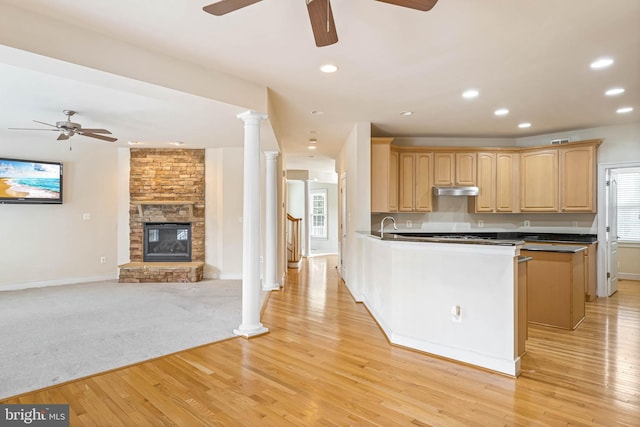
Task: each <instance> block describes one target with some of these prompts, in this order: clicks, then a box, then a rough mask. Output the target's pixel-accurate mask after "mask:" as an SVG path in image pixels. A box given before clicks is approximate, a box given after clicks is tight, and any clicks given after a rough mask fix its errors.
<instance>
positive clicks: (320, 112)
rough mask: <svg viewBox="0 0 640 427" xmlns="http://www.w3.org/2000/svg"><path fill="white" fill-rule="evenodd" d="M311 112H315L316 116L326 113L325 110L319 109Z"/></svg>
mask: <svg viewBox="0 0 640 427" xmlns="http://www.w3.org/2000/svg"><path fill="white" fill-rule="evenodd" d="M311 114H314V115H316V116H320V115H322V114H324V112H323V111H319V110H312V111H311Z"/></svg>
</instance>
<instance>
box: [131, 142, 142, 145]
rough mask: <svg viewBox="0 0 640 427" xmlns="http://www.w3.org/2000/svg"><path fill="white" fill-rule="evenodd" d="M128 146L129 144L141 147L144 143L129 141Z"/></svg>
mask: <svg viewBox="0 0 640 427" xmlns="http://www.w3.org/2000/svg"><path fill="white" fill-rule="evenodd" d="M127 144H129V145H140V144H142V142H140V141H129V142H128V143H127Z"/></svg>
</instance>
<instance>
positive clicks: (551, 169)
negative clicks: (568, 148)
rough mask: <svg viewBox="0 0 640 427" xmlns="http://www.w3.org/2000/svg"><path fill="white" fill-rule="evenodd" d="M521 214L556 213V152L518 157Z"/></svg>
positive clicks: (544, 151) (540, 152) (550, 151)
mask: <svg viewBox="0 0 640 427" xmlns="http://www.w3.org/2000/svg"><path fill="white" fill-rule="evenodd" d="M520 159H521V161H520V207H521V210H522V211H523V212H558V150H556V149H550V150H535V151H529V152H525V153H522V154H521V157H520Z"/></svg>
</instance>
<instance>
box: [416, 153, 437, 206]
mask: <svg viewBox="0 0 640 427" xmlns="http://www.w3.org/2000/svg"><path fill="white" fill-rule="evenodd" d="M432 164H433V156H432V155H431V154H430V153H418V154H415V169H416V170H415V184H416V187H415V191H416V192H415V208H416V209H415V210H417V211H420V212H431V199H432V197H433V196H432V191H431V187H432V184H431V176H432V169H433V167H432Z"/></svg>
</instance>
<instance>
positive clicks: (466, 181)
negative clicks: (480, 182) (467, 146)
mask: <svg viewBox="0 0 640 427" xmlns="http://www.w3.org/2000/svg"><path fill="white" fill-rule="evenodd" d="M454 172H455V181H454V182H455V185H476V155H475V153H456V165H455V170H454Z"/></svg>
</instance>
